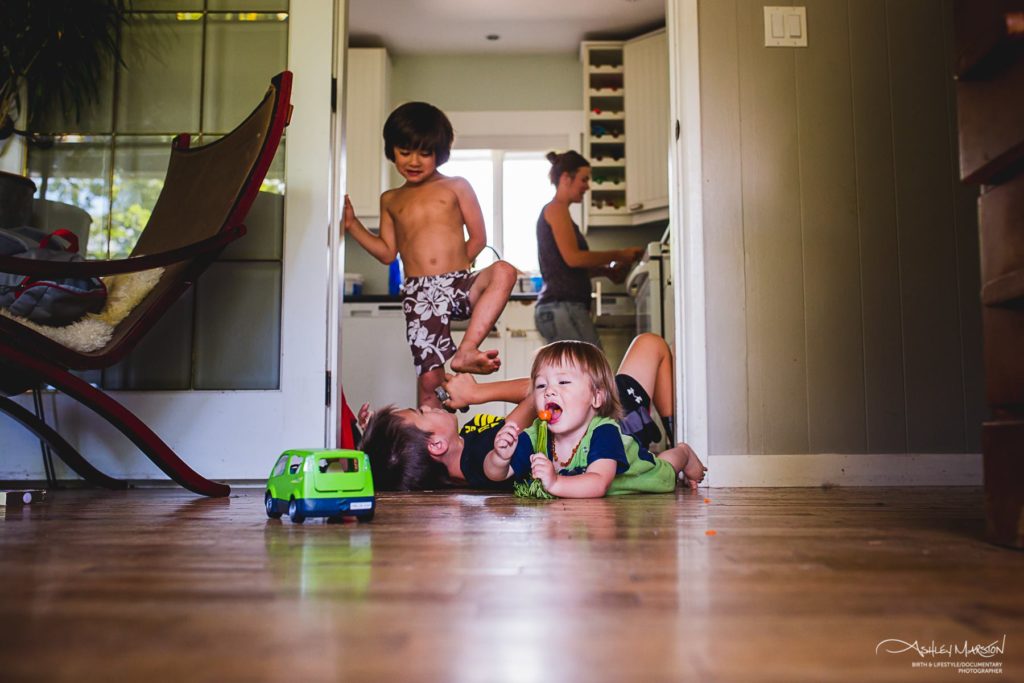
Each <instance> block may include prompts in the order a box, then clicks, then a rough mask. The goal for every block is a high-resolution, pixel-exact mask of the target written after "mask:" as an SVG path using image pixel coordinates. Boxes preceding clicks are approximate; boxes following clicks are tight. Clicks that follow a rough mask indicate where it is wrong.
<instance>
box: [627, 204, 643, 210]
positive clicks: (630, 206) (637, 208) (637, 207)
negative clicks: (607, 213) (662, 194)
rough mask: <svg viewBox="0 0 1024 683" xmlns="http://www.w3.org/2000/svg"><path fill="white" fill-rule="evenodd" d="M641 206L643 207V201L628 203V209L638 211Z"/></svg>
mask: <svg viewBox="0 0 1024 683" xmlns="http://www.w3.org/2000/svg"><path fill="white" fill-rule="evenodd" d="M642 208H644V203H643V202H637V203H636V204H630V205H629V210H630V211H639V210H641V209H642Z"/></svg>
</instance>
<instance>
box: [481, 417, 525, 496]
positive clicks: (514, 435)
mask: <svg viewBox="0 0 1024 683" xmlns="http://www.w3.org/2000/svg"><path fill="white" fill-rule="evenodd" d="M519 432H520V429H519V426H518V425H516V424H515V423H514V422H511V421H508V420H506V421H505V424H504V425H503V426H502V428H501V429H499V430H498V433H497V434H495V435H494V448H493V449H492V450H491V452H490V453H488V454H487V457H485V458H484V475H485V476H486V477H487V478H488V479H490V480H491V481H505V480H506V479H508V478H509V477H511V476H512V454H513V453H515V452H516V443H518V441H519Z"/></svg>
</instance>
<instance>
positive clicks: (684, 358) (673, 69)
mask: <svg viewBox="0 0 1024 683" xmlns="http://www.w3.org/2000/svg"><path fill="white" fill-rule="evenodd" d="M697 3H698V0H666V3H665V27H666V29H667V31H668V54H669V82H670V88H669V109H670V112H671V114H670V116H671V118H670V122H669V125H670V129H669V130H670V131H671V132H670V135H669V139H670V140H671V141H672V142H671V144H670V151H669V226H670V230H671V233H670V234H671V240H672V281H673V282H674V283H676V286H675V292H676V295H675V302H674V304H675V308H676V316H675V325H676V329H675V339H676V349H675V354H676V355H675V357H676V364H675V384H676V387H677V388H678V389H677V391H676V406H675V408H676V409H675V414H676V415H677V416H679V417H680V419H679V420H678V422H679V424H678V425H677V427H676V437H677V439H682V440H684V441H686V442H687V443H689V444H690V445H691V446H692V447H693V448H694V450H696V451H697V453H699V454H701V456H702V457H703V456H705V455H706V456H707V459H706V460H705V464H707V465H708V468H709V469H710V467H711V462H710V461H711V454H710V453H709V452H708V382H707V329H706V323H705V320H706V319H705V314H706V311H705V297H704V213H703V191H702V177H703V171H702V155H701V132H700V49H699V48H700V43H699V37H700V36H699V31H698V28H697Z"/></svg>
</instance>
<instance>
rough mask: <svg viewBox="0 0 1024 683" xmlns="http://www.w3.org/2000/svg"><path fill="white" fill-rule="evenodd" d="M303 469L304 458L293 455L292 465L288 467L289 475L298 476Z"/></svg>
mask: <svg viewBox="0 0 1024 683" xmlns="http://www.w3.org/2000/svg"><path fill="white" fill-rule="evenodd" d="M300 469H302V456H301V455H293V456H292V461H291V464H289V465H288V474H298V473H299V470H300Z"/></svg>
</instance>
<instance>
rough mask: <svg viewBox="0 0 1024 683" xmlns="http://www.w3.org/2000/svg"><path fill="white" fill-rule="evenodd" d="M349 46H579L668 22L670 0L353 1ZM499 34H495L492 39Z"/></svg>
mask: <svg viewBox="0 0 1024 683" xmlns="http://www.w3.org/2000/svg"><path fill="white" fill-rule="evenodd" d="M348 12H349V19H348V21H349V44H350V45H352V46H353V47H386V48H388V51H389V52H391V53H393V54H400V55H402V54H404V55H410V54H431V53H432V54H459V53H463V54H465V53H472V54H490V53H495V54H508V53H554V52H571V53H575V52H577V51H578V50H579V44H580V41H581V40H601V39H619V38H630V37H633V36H636V35H639V34H641V33H644V32H646V31H648V30H651V29H653V28H657V27H658V26H662V25H664V22H665V0H349V3H348ZM488 35H497V36H499V38H498V39H497V40H488V39H487V36H488Z"/></svg>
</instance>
